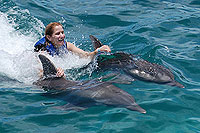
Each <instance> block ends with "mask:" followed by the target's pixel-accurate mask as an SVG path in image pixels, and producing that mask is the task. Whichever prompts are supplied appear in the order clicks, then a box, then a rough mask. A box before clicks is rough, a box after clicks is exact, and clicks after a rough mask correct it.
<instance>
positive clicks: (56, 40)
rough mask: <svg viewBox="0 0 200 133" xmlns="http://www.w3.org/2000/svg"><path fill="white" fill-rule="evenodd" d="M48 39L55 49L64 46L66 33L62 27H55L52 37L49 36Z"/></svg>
mask: <svg viewBox="0 0 200 133" xmlns="http://www.w3.org/2000/svg"><path fill="white" fill-rule="evenodd" d="M48 39H49V41H51V43H53V45H54V46H55V47H60V46H62V45H64V39H65V33H64V30H63V28H62V26H61V25H58V26H55V27H54V31H53V34H52V36H49V37H48Z"/></svg>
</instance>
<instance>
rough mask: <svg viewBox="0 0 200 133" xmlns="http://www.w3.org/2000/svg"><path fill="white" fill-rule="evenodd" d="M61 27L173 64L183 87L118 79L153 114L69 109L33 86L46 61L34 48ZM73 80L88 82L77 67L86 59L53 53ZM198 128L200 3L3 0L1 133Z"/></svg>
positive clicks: (168, 132)
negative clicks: (50, 27)
mask: <svg viewBox="0 0 200 133" xmlns="http://www.w3.org/2000/svg"><path fill="white" fill-rule="evenodd" d="M55 21H56V22H60V23H62V24H63V26H64V29H65V34H66V39H67V41H70V42H73V43H74V44H75V45H76V46H77V47H79V48H81V49H84V50H86V51H93V46H92V43H91V41H90V39H89V35H94V36H96V37H97V38H98V39H99V40H101V42H102V43H104V44H106V45H109V46H110V47H111V49H112V52H113V53H114V52H117V51H123V52H126V53H131V54H134V55H136V56H139V57H140V58H142V59H145V60H148V61H149V62H152V63H157V64H160V65H163V66H165V67H167V68H169V69H170V70H171V71H172V72H173V74H174V75H175V79H176V80H177V81H178V82H180V83H181V84H183V85H184V86H185V88H178V87H172V86H167V85H161V84H155V83H147V82H143V81H139V80H135V81H133V82H131V84H115V85H116V86H117V87H119V88H121V89H123V90H125V91H127V92H128V93H130V94H131V95H132V96H134V97H135V100H136V102H137V103H138V104H139V105H140V106H141V107H142V108H144V109H145V110H146V111H147V113H146V114H141V113H139V112H135V111H130V110H128V109H125V108H117V107H108V106H103V105H102V106H95V107H90V108H88V109H86V110H84V111H79V112H76V111H65V110H60V109H57V108H55V107H57V106H61V105H64V104H66V102H65V101H62V100H60V99H56V98H54V99H53V98H50V97H45V96H44V95H43V94H44V93H45V91H44V90H41V89H40V88H38V87H37V86H34V85H32V83H33V82H34V81H36V80H37V79H38V78H39V77H38V70H39V69H40V68H41V64H40V63H39V61H38V57H37V55H36V54H35V53H34V52H33V45H34V43H35V42H36V41H37V40H38V39H40V38H41V37H42V36H43V35H44V29H45V26H46V25H47V24H49V23H50V22H55ZM49 58H50V59H51V60H52V61H53V62H54V64H55V65H56V66H57V67H61V68H63V69H65V74H66V75H67V77H66V78H68V79H70V80H90V79H94V78H96V77H98V75H93V74H92V73H93V71H95V70H94V69H87V70H86V71H79V68H81V67H83V66H85V65H87V64H88V63H89V60H88V59H80V58H79V57H77V56H75V55H72V54H67V55H66V56H64V57H62V58H51V57H49ZM15 132H17V133H18V132H22V133H38V132H42V133H43V132H44V133H69V132H70V133H81V132H87V133H96V132H98V133H115V132H120V133H200V1H199V0H92V1H91V0H51V1H50V0H0V133H15Z"/></svg>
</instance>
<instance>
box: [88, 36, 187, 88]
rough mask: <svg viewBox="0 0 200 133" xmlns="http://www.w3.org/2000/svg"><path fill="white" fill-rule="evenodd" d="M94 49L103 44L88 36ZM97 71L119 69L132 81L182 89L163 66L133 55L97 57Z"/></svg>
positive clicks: (113, 54) (116, 54)
mask: <svg viewBox="0 0 200 133" xmlns="http://www.w3.org/2000/svg"><path fill="white" fill-rule="evenodd" d="M89 37H90V39H91V41H92V44H93V46H94V49H97V48H99V47H101V46H102V45H103V44H102V43H101V42H100V41H99V40H98V39H97V38H96V37H94V36H93V35H90V36H89ZM97 64H98V68H99V69H113V68H114V69H120V70H123V71H124V72H125V73H126V74H128V75H129V76H131V77H132V78H134V79H138V80H142V81H147V82H154V83H158V84H167V85H171V86H177V87H180V88H184V86H183V85H182V84H180V83H179V82H177V81H175V79H174V75H173V73H172V72H171V71H170V70H169V69H167V68H165V67H164V66H161V65H158V64H155V63H150V62H148V61H146V60H143V59H138V58H134V55H132V54H127V53H124V52H116V53H111V54H110V55H99V56H97Z"/></svg>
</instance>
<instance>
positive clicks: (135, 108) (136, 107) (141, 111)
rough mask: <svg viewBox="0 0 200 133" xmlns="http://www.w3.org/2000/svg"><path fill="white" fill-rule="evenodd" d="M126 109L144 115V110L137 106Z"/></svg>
mask: <svg viewBox="0 0 200 133" xmlns="http://www.w3.org/2000/svg"><path fill="white" fill-rule="evenodd" d="M127 109H130V110H133V111H138V112H140V113H143V114H146V113H147V112H146V110H144V109H143V108H141V107H140V106H139V105H133V106H128V107H127Z"/></svg>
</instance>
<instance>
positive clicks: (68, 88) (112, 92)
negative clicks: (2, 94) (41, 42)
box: [33, 54, 146, 113]
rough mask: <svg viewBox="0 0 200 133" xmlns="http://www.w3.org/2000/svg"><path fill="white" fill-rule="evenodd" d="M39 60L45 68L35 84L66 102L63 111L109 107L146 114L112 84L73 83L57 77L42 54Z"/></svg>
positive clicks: (52, 67) (125, 93)
mask: <svg viewBox="0 0 200 133" xmlns="http://www.w3.org/2000/svg"><path fill="white" fill-rule="evenodd" d="M39 59H40V61H41V63H42V66H43V78H41V79H39V80H38V81H36V82H34V83H33V84H34V85H37V86H39V87H41V88H42V89H44V90H46V91H47V94H50V95H51V96H53V97H58V98H61V99H63V100H66V101H67V102H68V104H66V105H64V106H62V109H64V110H76V111H81V110H84V109H87V108H88V107H90V106H93V105H108V106H115V107H122V108H127V109H129V110H131V111H138V112H141V113H146V111H145V110H144V109H143V108H141V107H140V106H139V105H138V104H136V102H135V99H134V97H133V96H132V95H130V94H129V93H127V92H125V91H123V90H122V89H120V88H118V87H116V86H114V85H113V84H112V83H110V82H102V81H100V80H97V79H94V80H87V81H71V80H67V79H66V78H64V77H56V73H57V71H56V67H55V66H54V64H53V63H52V62H51V61H50V60H49V59H48V58H47V57H46V56H44V55H42V54H40V55H39Z"/></svg>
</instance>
